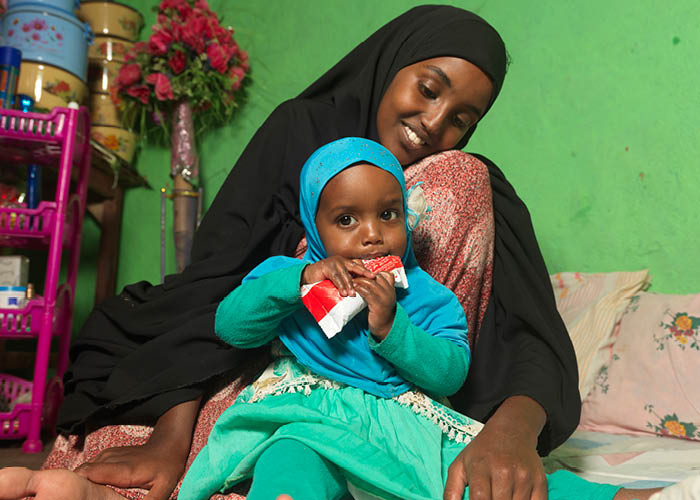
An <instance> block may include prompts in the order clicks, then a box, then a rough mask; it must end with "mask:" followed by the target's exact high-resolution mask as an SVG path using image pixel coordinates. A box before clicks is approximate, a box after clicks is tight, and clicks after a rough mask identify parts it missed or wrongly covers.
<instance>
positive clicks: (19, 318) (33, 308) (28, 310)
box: [0, 297, 44, 339]
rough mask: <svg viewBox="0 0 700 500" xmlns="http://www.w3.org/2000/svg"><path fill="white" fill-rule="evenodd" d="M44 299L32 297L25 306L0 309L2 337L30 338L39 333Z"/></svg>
mask: <svg viewBox="0 0 700 500" xmlns="http://www.w3.org/2000/svg"><path fill="white" fill-rule="evenodd" d="M43 312H44V299H43V298H41V297H38V298H36V299H32V300H30V301H29V303H28V304H26V305H25V306H24V307H23V308H21V309H19V308H14V309H0V337H1V338H5V339H7V338H28V337H32V336H34V335H37V334H38V333H39V330H40V328H41V315H42V313H43Z"/></svg>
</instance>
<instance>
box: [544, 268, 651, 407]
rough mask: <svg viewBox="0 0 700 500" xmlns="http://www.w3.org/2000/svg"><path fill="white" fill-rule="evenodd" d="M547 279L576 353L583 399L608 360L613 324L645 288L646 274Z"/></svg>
mask: <svg viewBox="0 0 700 500" xmlns="http://www.w3.org/2000/svg"><path fill="white" fill-rule="evenodd" d="M550 278H551V280H552V288H553V289H554V297H555V298H556V300H557V309H558V310H559V314H561V317H562V319H563V320H564V323H565V324H566V328H567V330H568V331H569V337H571V342H572V343H573V345H574V351H575V352H576V360H577V362H578V382H579V387H578V388H579V392H580V393H581V397H582V398H583V397H585V396H586V395H587V394H588V392H589V391H590V390H591V388H592V387H593V385H594V383H595V378H596V375H598V372H599V371H600V369H601V368H602V366H603V365H604V364H605V363H606V361H607V359H608V357H609V352H608V351H609V347H610V345H611V344H612V341H613V339H612V333H613V329H614V328H615V324H616V323H617V322H618V321H620V318H621V317H622V313H623V312H624V311H625V308H626V307H627V305H628V304H629V301H630V299H631V298H632V297H633V296H634V295H636V294H637V293H639V291H640V290H642V289H643V288H645V287H646V286H647V285H648V282H649V271H648V270H644V271H632V272H627V271H625V272H613V273H557V274H554V275H552V276H551V277H550Z"/></svg>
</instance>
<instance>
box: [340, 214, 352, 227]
mask: <svg viewBox="0 0 700 500" xmlns="http://www.w3.org/2000/svg"><path fill="white" fill-rule="evenodd" d="M353 222H355V217H353V216H352V215H341V216H340V217H338V224H340V225H341V226H350V225H352V224H353Z"/></svg>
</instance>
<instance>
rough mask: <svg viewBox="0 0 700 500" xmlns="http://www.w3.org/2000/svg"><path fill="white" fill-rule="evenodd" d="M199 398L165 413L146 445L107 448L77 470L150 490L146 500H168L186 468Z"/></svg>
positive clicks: (93, 478) (102, 481)
mask: <svg viewBox="0 0 700 500" xmlns="http://www.w3.org/2000/svg"><path fill="white" fill-rule="evenodd" d="M200 399H201V398H197V399H194V400H192V401H186V402H184V403H180V404H178V405H175V406H173V407H172V408H170V409H169V410H168V411H166V412H165V413H163V415H161V417H160V418H159V419H158V422H156V425H155V428H154V429H153V433H152V434H151V437H150V438H148V441H147V442H146V444H144V445H143V446H121V447H117V448H108V449H106V450H103V451H102V452H101V453H100V454H99V455H97V457H95V458H94V459H93V460H92V461H90V462H87V463H85V464H83V465H81V466H80V467H78V468H77V469H76V470H75V472H76V473H77V474H79V475H80V476H83V477H85V478H87V479H89V480H90V481H92V482H94V483H98V484H108V485H111V486H116V487H118V488H145V489H147V490H150V491H149V492H148V495H146V496H145V497H144V500H167V499H168V498H169V497H170V494H171V493H172V491H173V490H174V489H175V486H177V483H178V481H179V480H180V477H181V476H182V473H183V472H184V471H185V463H186V462H187V456H188V455H189V453H190V446H191V444H192V430H193V429H194V424H195V421H196V419H197V414H198V413H199V402H200Z"/></svg>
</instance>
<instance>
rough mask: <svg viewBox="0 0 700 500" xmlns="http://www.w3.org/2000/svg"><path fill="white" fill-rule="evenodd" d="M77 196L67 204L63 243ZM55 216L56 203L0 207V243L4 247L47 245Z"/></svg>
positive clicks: (68, 238)
mask: <svg viewBox="0 0 700 500" xmlns="http://www.w3.org/2000/svg"><path fill="white" fill-rule="evenodd" d="M78 201H79V200H78V199H77V197H75V196H74V197H73V198H72V199H71V202H70V203H69V205H68V211H69V214H68V216H67V217H66V223H65V225H64V228H63V243H64V244H65V243H67V242H68V241H70V238H71V236H72V230H73V224H72V222H73V214H72V213H71V212H70V211H71V210H75V209H76V203H78ZM55 217H56V203H55V202H53V201H42V202H41V203H39V206H38V207H36V208H31V209H30V208H7V207H0V245H1V246H5V247H14V248H21V247H30V248H31V247H37V246H44V245H48V243H49V241H50V239H51V232H52V229H53V227H54V222H55V221H54V218H55Z"/></svg>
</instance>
